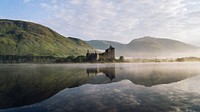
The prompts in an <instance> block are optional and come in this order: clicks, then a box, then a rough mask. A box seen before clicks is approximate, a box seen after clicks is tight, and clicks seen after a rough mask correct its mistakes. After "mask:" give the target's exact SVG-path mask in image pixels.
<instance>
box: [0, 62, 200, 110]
mask: <svg viewBox="0 0 200 112" xmlns="http://www.w3.org/2000/svg"><path fill="white" fill-rule="evenodd" d="M68 111H73V112H88V111H91V112H101V111H105V112H128V111H130V112H134V111H135V112H138V111H142V112H158V111H160V112H161V111H162V112H165V111H166V112H168V111H172V112H176V111H177V112H180V111H184V112H185V111H188V112H193V111H194V112H195V111H196V112H198V111H200V63H122V64H61V65H60V64H41V65H40V64H16V65H13V64H12V65H9V64H5V65H0V112H68Z"/></svg>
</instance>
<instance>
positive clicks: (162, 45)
mask: <svg viewBox="0 0 200 112" xmlns="http://www.w3.org/2000/svg"><path fill="white" fill-rule="evenodd" d="M105 42H107V43H106V44H105ZM88 43H89V44H90V45H92V46H93V47H95V48H96V49H102V48H105V47H107V46H108V45H112V46H113V47H115V48H116V55H117V56H120V55H123V56H127V57H159V56H161V57H172V56H186V55H188V56H191V55H193V54H191V53H194V52H196V51H199V50H200V48H199V47H196V46H193V45H190V44H186V43H183V42H180V41H177V40H171V39H164V38H154V37H149V36H148V37H142V38H138V39H134V40H132V41H131V42H130V43H128V44H121V43H117V42H112V41H101V40H92V41H88ZM96 43H98V44H96ZM99 46H104V47H99Z"/></svg>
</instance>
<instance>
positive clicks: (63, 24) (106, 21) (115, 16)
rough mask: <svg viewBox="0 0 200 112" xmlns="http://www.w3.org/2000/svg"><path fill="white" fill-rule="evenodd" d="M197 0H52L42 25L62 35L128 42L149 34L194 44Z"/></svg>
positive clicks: (198, 10) (198, 14)
mask: <svg viewBox="0 0 200 112" xmlns="http://www.w3.org/2000/svg"><path fill="white" fill-rule="evenodd" d="M196 4H200V2H199V1H197V0H159V1H158V0H112V1H109V0H71V1H68V0H52V1H51V2H45V3H40V6H41V7H43V8H44V9H46V10H48V11H49V12H51V14H50V16H49V17H48V18H47V20H45V21H43V24H45V25H48V26H50V27H51V28H53V29H55V30H56V31H58V32H59V33H61V34H63V35H65V36H75V37H79V38H82V39H104V40H115V41H119V42H125V43H127V42H129V41H131V40H132V39H134V38H138V37H142V36H146V35H150V36H155V37H167V38H171V39H177V40H181V41H185V42H189V43H192V42H193V43H194V42H196V41H197V40H198V36H200V33H199V32H200V27H199V25H200V22H199V17H200V8H199V7H198V6H199V5H196Z"/></svg>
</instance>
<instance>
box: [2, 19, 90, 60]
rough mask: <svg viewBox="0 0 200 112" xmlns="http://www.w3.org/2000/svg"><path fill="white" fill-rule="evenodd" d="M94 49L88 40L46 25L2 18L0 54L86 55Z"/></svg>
mask: <svg viewBox="0 0 200 112" xmlns="http://www.w3.org/2000/svg"><path fill="white" fill-rule="evenodd" d="M87 49H89V50H91V49H93V48H92V47H91V46H90V45H88V44H87V43H86V42H84V41H82V40H80V39H77V38H72V37H68V38H65V37H64V36H62V35H60V34H58V33H56V32H55V31H53V30H51V29H50V28H47V27H45V26H42V25H39V24H35V23H31V22H24V21H16V20H5V19H1V20H0V55H35V56H49V55H51V56H69V55H85V53H86V51H87Z"/></svg>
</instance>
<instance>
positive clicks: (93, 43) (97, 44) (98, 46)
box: [87, 40, 125, 50]
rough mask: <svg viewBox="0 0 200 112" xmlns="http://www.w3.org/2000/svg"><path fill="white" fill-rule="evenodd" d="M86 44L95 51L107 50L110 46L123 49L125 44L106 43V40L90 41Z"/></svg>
mask: <svg viewBox="0 0 200 112" xmlns="http://www.w3.org/2000/svg"><path fill="white" fill-rule="evenodd" d="M87 43H88V44H90V45H91V46H93V47H95V48H96V49H101V50H104V49H107V48H108V47H109V46H110V45H112V46H113V47H115V48H120V47H122V46H123V47H124V46H125V44H122V43H119V42H113V41H106V40H91V41H87Z"/></svg>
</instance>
